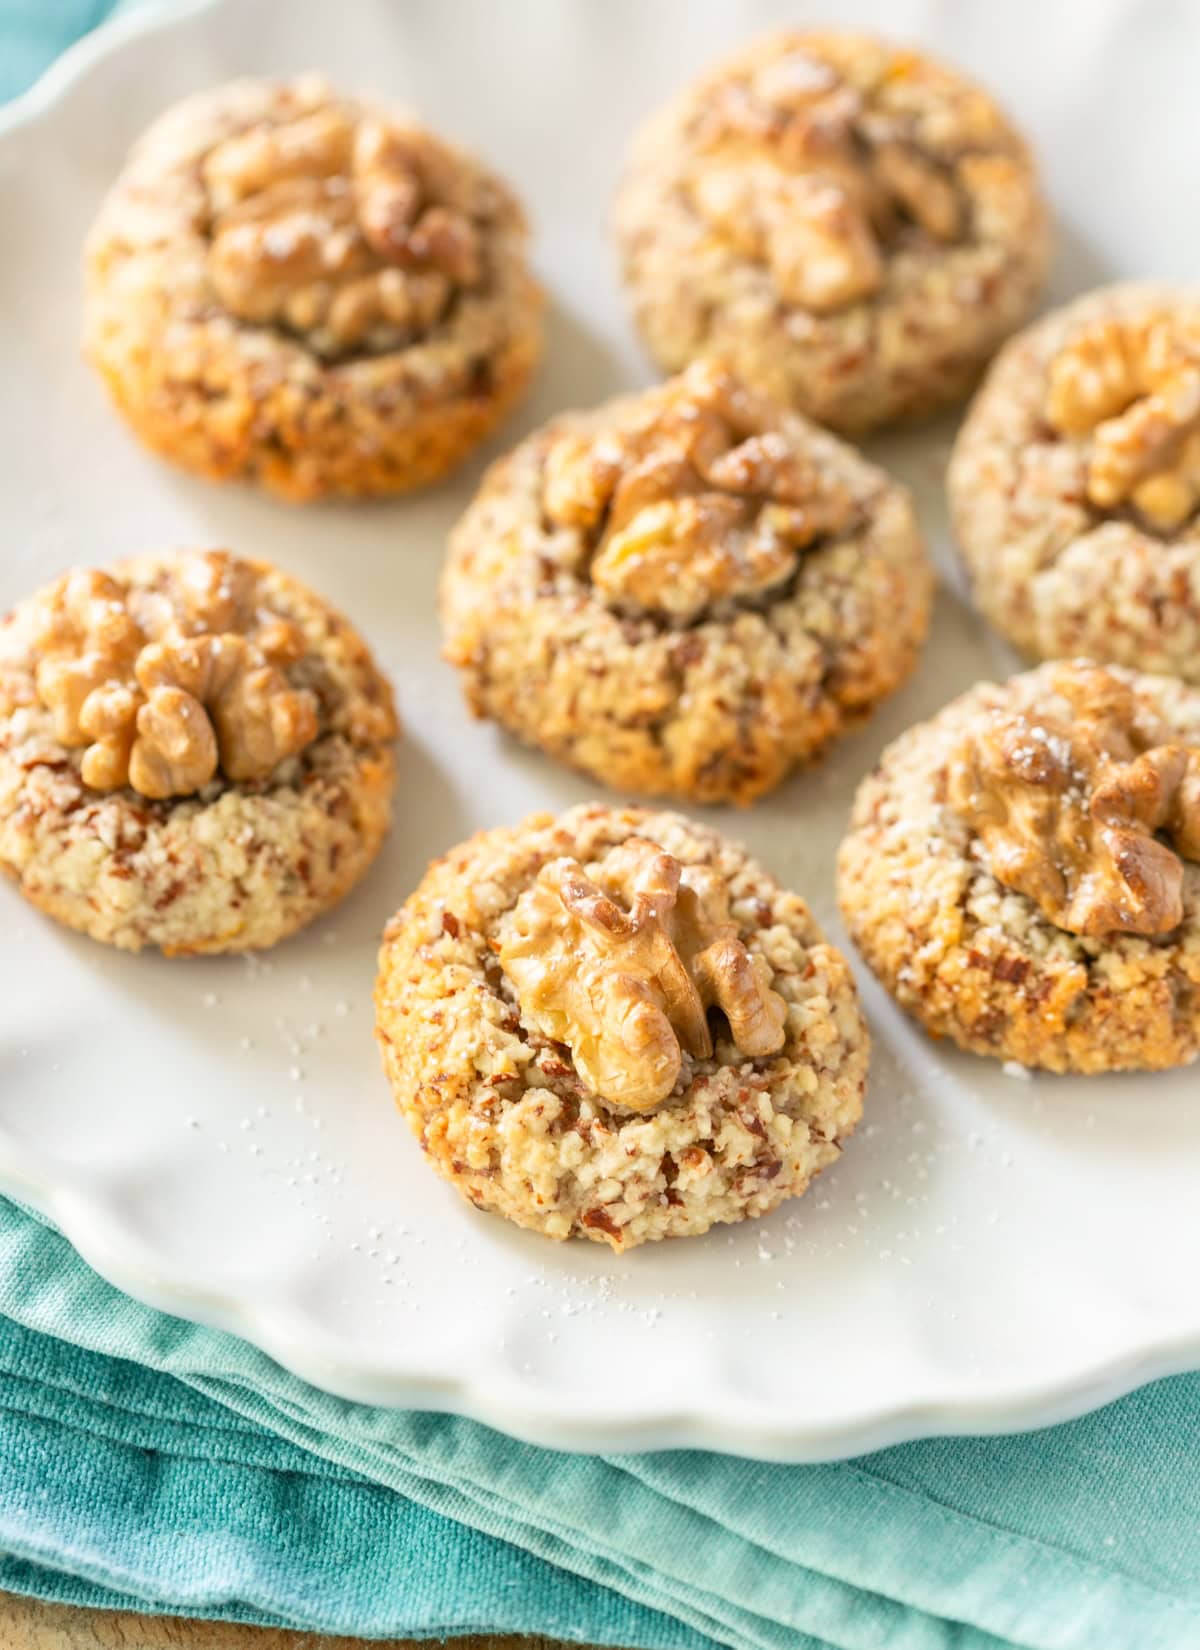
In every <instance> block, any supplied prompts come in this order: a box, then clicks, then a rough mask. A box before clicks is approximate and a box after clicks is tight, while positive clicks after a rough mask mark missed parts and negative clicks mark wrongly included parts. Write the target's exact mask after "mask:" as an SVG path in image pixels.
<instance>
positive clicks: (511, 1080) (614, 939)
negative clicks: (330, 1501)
mask: <svg viewBox="0 0 1200 1650" xmlns="http://www.w3.org/2000/svg"><path fill="white" fill-rule="evenodd" d="M375 1004H376V1031H377V1036H378V1038H379V1042H380V1048H381V1052H382V1055H383V1063H384V1069H385V1071H386V1073H387V1076H388V1079H389V1081H390V1083H391V1086H392V1090H393V1093H394V1095H395V1098H396V1101H397V1104H398V1105H399V1107H400V1109H401V1111H402V1112H403V1113H404V1115H405V1117H406V1118H407V1119H408V1121H409V1123H410V1125H411V1127H412V1129H413V1132H414V1133H415V1134H416V1136H417V1138H418V1139H419V1140H420V1142H421V1145H422V1148H423V1149H424V1151H425V1153H426V1154H427V1156H428V1158H429V1160H430V1163H431V1164H432V1166H433V1167H434V1168H435V1169H436V1170H437V1172H438V1173H439V1174H440V1175H442V1176H443V1177H444V1178H445V1179H447V1180H449V1181H450V1182H451V1183H452V1184H453V1185H454V1186H455V1187H456V1188H457V1190H458V1191H459V1192H460V1193H461V1194H462V1195H463V1196H464V1197H465V1198H467V1199H468V1201H470V1202H471V1203H473V1204H474V1205H475V1206H476V1207H477V1208H480V1209H484V1210H487V1211H489V1212H491V1213H495V1214H500V1215H503V1216H504V1217H505V1218H506V1219H508V1220H511V1221H514V1222H515V1223H516V1224H517V1225H518V1226H525V1227H529V1228H531V1229H532V1230H534V1231H539V1232H542V1233H544V1234H545V1235H546V1236H548V1237H554V1238H567V1237H586V1238H591V1239H593V1240H595V1241H598V1242H601V1243H608V1244H610V1245H611V1246H612V1247H613V1248H614V1249H617V1250H622V1249H627V1248H632V1247H633V1246H634V1245H635V1244H638V1243H644V1242H647V1241H650V1240H652V1239H656V1238H664V1237H679V1236H686V1235H688V1234H693V1233H699V1232H704V1231H707V1229H708V1228H709V1227H710V1226H712V1225H714V1224H716V1223H720V1222H728V1221H738V1220H743V1219H746V1218H748V1217H752V1216H756V1215H761V1214H766V1213H767V1212H768V1211H769V1210H771V1209H773V1208H775V1207H776V1206H777V1205H778V1204H780V1203H782V1202H783V1201H784V1199H786V1198H788V1197H793V1196H796V1195H798V1194H799V1193H801V1192H803V1191H804V1190H805V1188H806V1187H807V1185H808V1183H809V1181H810V1180H811V1179H812V1177H813V1175H815V1174H816V1173H818V1172H819V1171H820V1170H821V1169H823V1168H825V1167H827V1166H828V1165H829V1164H831V1163H833V1162H834V1161H836V1159H837V1157H838V1156H839V1154H840V1152H841V1148H842V1144H843V1142H844V1140H845V1139H846V1137H847V1136H848V1135H849V1134H850V1133H851V1132H852V1131H853V1129H854V1127H855V1125H856V1124H857V1122H858V1119H859V1117H860V1115H861V1111H862V1098H863V1092H864V1088H865V1084H866V1071H867V1057H868V1038H867V1030H866V1025H865V1023H864V1021H863V1017H862V1013H861V1010H860V1008H859V1004H858V998H857V994H856V991H855V988H854V983H853V979H852V977H851V974H850V971H849V969H848V967H847V965H846V963H845V960H844V959H843V958H842V957H841V956H840V955H839V953H838V952H837V951H835V950H834V949H833V947H832V946H830V945H829V944H828V943H827V942H826V941H825V940H824V938H823V937H822V935H821V933H820V931H819V930H818V929H817V927H816V924H815V923H814V922H813V920H812V917H811V916H810V914H809V912H808V909H807V907H806V906H805V904H804V902H803V901H802V900H800V899H799V898H797V896H796V895H794V894H790V893H788V892H786V891H785V890H784V889H782V888H780V887H779V885H778V883H776V882H775V881H774V879H773V878H772V877H770V876H769V875H768V874H767V873H766V872H765V871H763V870H762V868H761V867H760V866H758V865H756V864H755V862H754V861H753V860H751V859H749V858H748V857H747V855H746V854H745V852H744V851H743V850H742V849H740V848H738V847H736V846H735V845H734V844H733V843H730V842H728V841H727V840H726V839H725V838H724V837H722V836H720V835H718V834H717V832H715V831H712V830H710V829H707V828H705V827H703V826H699V825H695V824H693V823H692V822H691V821H689V820H685V819H683V818H681V817H680V816H679V815H677V814H669V813H650V812H647V811H645V810H643V809H637V808H620V809H617V808H605V807H602V806H600V805H599V804H597V803H592V804H588V805H585V806H582V807H578V808H573V809H572V810H570V812H568V813H566V814H563V815H562V816H561V817H560V818H558V819H555V818H554V817H552V816H551V815H549V814H536V815H534V816H533V817H532V818H529V819H526V820H525V821H524V822H523V823H522V824H520V825H518V826H515V827H512V828H509V829H501V830H493V831H485V832H481V833H480V834H479V835H478V836H476V837H473V838H472V839H471V840H470V841H469V842H466V843H464V844H462V846H460V847H458V848H456V849H454V850H453V851H452V852H451V853H449V854H447V855H446V856H445V857H444V858H443V859H440V860H438V861H436V862H435V863H434V864H433V865H432V866H430V868H429V871H428V873H427V874H426V876H425V879H424V881H423V882H422V883H421V885H420V887H419V888H418V889H417V890H416V892H415V893H414V894H413V895H412V897H411V898H410V899H409V900H408V902H407V903H406V904H405V905H404V906H403V907H402V909H401V910H400V911H399V912H397V914H396V916H395V917H394V918H393V919H392V921H391V922H390V923H389V924H388V928H387V931H386V933H385V935H384V941H383V947H382V950H381V952H380V959H379V978H378V982H377V985H376V992H375Z"/></svg>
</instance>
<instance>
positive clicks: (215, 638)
mask: <svg viewBox="0 0 1200 1650" xmlns="http://www.w3.org/2000/svg"><path fill="white" fill-rule="evenodd" d="M396 732H397V727H396V717H395V712H394V710H393V708H392V696H391V689H390V688H389V686H388V684H387V682H386V681H385V680H384V678H383V677H382V676H381V675H380V674H379V671H378V670H377V669H376V667H375V664H374V662H373V660H372V659H371V656H370V654H369V653H368V651H367V648H366V646H365V644H364V643H363V641H362V640H361V638H360V637H359V636H358V635H357V634H356V633H355V632H354V631H353V630H352V629H351V628H350V626H349V625H348V624H347V623H346V621H345V620H344V619H343V618H342V617H341V616H340V615H339V614H337V613H335V612H334V611H333V610H332V609H331V608H330V607H328V606H327V605H326V603H325V602H324V601H322V600H321V599H320V597H318V596H316V595H314V594H313V593H312V592H311V591H309V590H307V589H305V588H304V586H303V585H300V584H298V583H297V582H296V581H295V580H294V579H291V578H289V577H288V576H287V575H286V574H285V573H282V572H280V570H279V569H278V568H276V567H272V566H271V565H270V564H269V563H267V562H261V561H250V560H244V559H242V558H239V557H236V556H233V555H230V554H229V553H228V552H227V551H222V550H211V551H180V552H178V553H176V554H173V555H160V556H141V557H136V558H133V559H131V560H129V561H125V562H120V563H118V564H117V565H116V566H115V567H113V568H111V569H110V570H108V571H105V572H101V571H99V570H93V569H87V570H79V571H76V572H72V573H66V574H64V575H63V576H62V577H61V578H59V579H57V580H55V581H54V583H53V584H50V585H47V586H45V587H44V588H43V589H41V590H39V591H37V592H35V593H34V594H33V595H32V596H30V597H28V598H27V599H26V600H25V601H23V602H21V603H20V604H19V605H18V606H17V607H16V608H14V609H13V610H12V612H11V613H9V614H7V615H6V616H5V617H4V619H3V620H2V621H0V869H3V870H4V871H6V872H7V873H8V874H9V875H10V876H11V877H13V878H14V880H15V881H16V883H17V885H18V887H19V888H20V890H21V892H22V893H23V894H24V895H25V896H26V898H27V899H29V900H30V901H32V903H33V904H34V905H36V906H38V907H40V908H41V909H42V910H43V911H46V912H47V913H49V915H50V916H53V917H57V918H58V920H59V921H60V922H64V923H66V924H67V925H68V927H71V928H77V929H80V930H81V931H82V932H83V933H85V934H90V935H91V936H92V937H93V938H94V939H98V940H103V941H105V942H107V943H108V944H110V945H117V946H121V947H122V948H124V949H126V950H137V949H139V948H140V947H141V946H144V945H155V946H159V947H161V949H162V950H163V951H165V952H167V953H169V954H171V955H180V954H186V953H192V952H205V951H247V950H252V949H256V948H260V947H263V946H268V945H273V944H274V943H275V942H276V941H277V940H280V939H283V938H285V937H286V936H287V935H288V934H290V933H292V932H294V931H295V930H296V929H297V928H299V927H301V926H302V925H303V924H304V923H306V922H309V921H311V919H312V918H313V917H316V916H319V915H320V914H321V912H322V911H324V910H326V909H327V908H328V907H329V906H331V905H332V904H334V903H335V901H337V900H338V899H340V898H341V896H342V895H343V894H344V893H346V892H347V891H348V889H350V888H351V887H352V886H353V885H354V883H356V882H357V881H358V879H359V878H360V877H361V876H362V875H363V873H364V872H365V871H366V869H367V867H368V866H369V865H370V863H371V861H372V860H373V859H374V857H375V855H376V853H377V851H378V849H379V847H380V844H381V843H382V841H383V838H384V835H385V833H386V831H387V827H388V822H389V817H390V811H391V793H392V787H393V783H394V778H395V764H394V759H393V755H392V748H391V747H392V742H393V741H394V739H395V736H396Z"/></svg>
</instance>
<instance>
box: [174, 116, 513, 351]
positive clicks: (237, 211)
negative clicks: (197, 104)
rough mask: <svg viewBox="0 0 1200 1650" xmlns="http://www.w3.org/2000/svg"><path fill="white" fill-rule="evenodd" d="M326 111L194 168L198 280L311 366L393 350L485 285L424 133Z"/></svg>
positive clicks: (457, 181) (232, 141)
mask: <svg viewBox="0 0 1200 1650" xmlns="http://www.w3.org/2000/svg"><path fill="white" fill-rule="evenodd" d="M308 90H309V92H310V93H311V92H312V88H311V87H309V88H308ZM324 99H325V100H324V101H323V102H321V103H320V104H319V106H317V107H315V108H314V107H311V98H309V99H307V100H306V99H301V107H300V111H299V112H298V113H296V114H295V115H294V116H293V117H292V118H290V119H284V120H282V121H279V122H270V123H264V124H262V125H259V126H254V127H252V128H251V129H250V130H249V131H246V132H241V133H238V134H237V135H236V136H234V137H230V138H227V139H226V140H225V141H224V142H223V143H219V144H218V145H217V146H216V147H215V148H214V149H213V150H211V151H210V153H209V154H208V155H207V156H206V158H205V161H204V165H203V176H204V182H205V185H206V188H207V191H208V198H209V206H210V210H211V246H210V250H209V274H210V276H211V279H212V283H213V287H214V289H215V290H216V293H217V296H218V298H219V299H220V301H221V303H222V304H223V305H224V307H225V308H226V309H227V310H228V311H229V312H230V314H232V315H236V316H237V317H239V318H240V319H241V320H244V321H250V322H254V323H255V324H257V325H280V326H286V327H288V328H290V329H291V330H292V331H293V332H295V333H297V334H299V335H300V336H301V337H303V338H304V340H305V341H306V342H307V343H308V344H309V345H310V346H311V348H312V349H314V350H315V351H316V353H317V354H318V355H321V356H324V357H327V358H328V357H337V356H339V355H344V354H346V353H347V352H349V351H352V350H359V349H367V350H371V351H375V352H382V351H385V350H390V349H396V348H400V347H402V346H403V345H405V344H406V343H409V342H411V341H412V340H413V339H415V338H419V337H421V336H423V335H424V334H426V333H427V332H429V330H430V329H431V328H432V327H434V326H435V325H436V324H437V322H438V321H439V320H441V318H442V316H443V315H444V314H445V313H446V311H447V309H448V308H449V306H450V303H451V300H452V298H453V297H454V295H455V293H457V292H460V291H465V290H469V289H472V288H475V287H477V286H479V285H480V284H481V282H482V281H483V279H484V261H483V250H482V240H481V226H480V223H479V222H478V221H477V219H476V217H475V216H474V214H473V211H472V207H473V204H474V203H473V202H472V200H471V199H470V198H469V197H470V184H469V182H468V181H466V180H465V179H464V178H463V177H462V176H461V168H460V166H459V163H458V162H457V160H456V157H454V156H453V155H452V154H451V153H450V151H449V150H448V149H447V148H446V147H445V146H444V145H443V144H442V143H441V142H440V141H439V140H438V139H437V138H436V137H434V136H433V134H432V133H430V132H427V131H425V130H424V129H423V128H420V127H417V126H405V125H400V124H397V123H394V122H390V121H388V122H385V121H383V120H379V119H374V118H370V117H360V116H358V115H356V114H355V112H354V111H353V110H352V109H350V108H349V107H348V106H345V105H340V104H338V103H336V102H333V101H332V100H331V99H330V97H329V94H328V93H324Z"/></svg>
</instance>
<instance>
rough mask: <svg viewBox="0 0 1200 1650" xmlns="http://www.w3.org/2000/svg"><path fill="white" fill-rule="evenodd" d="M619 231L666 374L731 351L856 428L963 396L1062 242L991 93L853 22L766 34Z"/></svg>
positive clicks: (679, 101) (689, 97)
mask: <svg viewBox="0 0 1200 1650" xmlns="http://www.w3.org/2000/svg"><path fill="white" fill-rule="evenodd" d="M614 222H615V228H616V234H617V240H618V243H619V247H620V253H621V260H622V265H623V270H624V275H625V281H626V285H627V287H628V290H629V295H630V301H631V303H632V307H633V311H634V315H635V318H636V320H637V323H638V325H639V327H640V330H641V332H642V334H643V336H644V338H645V340H646V343H647V345H648V347H649V349H650V353H651V354H652V355H653V356H654V359H655V360H656V361H657V362H658V364H659V365H660V366H661V367H662V368H663V369H664V370H665V371H669V372H676V371H678V370H679V369H680V368H681V367H684V366H686V365H687V364H688V362H690V361H693V360H696V359H697V358H699V357H701V356H705V355H712V354H717V355H720V356H721V357H722V358H723V359H725V360H728V361H729V362H730V364H731V365H732V366H734V367H735V368H736V369H737V371H738V372H740V373H741V374H742V376H743V377H745V378H746V379H747V380H749V381H750V382H751V383H755V384H758V385H759V386H760V387H761V388H763V389H765V390H767V391H769V392H770V393H771V394H772V395H774V396H776V397H777V398H778V399H779V400H781V401H783V402H784V403H785V404H788V405H791V406H794V407H795V408H796V409H797V410H798V411H799V412H803V413H807V414H808V415H809V416H810V417H812V418H815V419H817V420H819V422H821V423H822V424H826V425H828V426H829V427H830V428H831V429H836V430H840V431H842V432H843V433H845V434H848V435H861V434H862V433H863V432H865V431H866V430H869V429H873V428H875V427H877V426H879V425H883V424H889V423H893V422H895V421H896V420H898V419H906V418H912V417H916V416H921V415H924V414H926V413H929V412H931V411H933V410H934V409H935V408H938V407H941V406H943V405H945V404H947V403H949V402H952V401H955V400H958V399H960V398H961V397H962V396H964V395H965V394H966V393H967V391H968V390H969V389H970V388H971V386H972V384H973V383H974V381H975V379H976V378H977V377H978V375H979V372H980V370H981V369H982V368H983V366H984V365H985V364H986V362H987V360H988V359H989V357H990V356H991V355H992V354H993V352H994V351H995V350H996V348H997V347H998V345H999V344H1000V343H1001V342H1002V341H1003V340H1004V339H1005V338H1006V337H1007V336H1008V334H1009V333H1011V332H1012V331H1014V329H1015V328H1016V327H1018V326H1020V325H1021V323H1022V322H1023V321H1024V320H1025V318H1026V316H1027V315H1028V314H1029V312H1030V310H1031V309H1032V307H1033V303H1034V300H1035V298H1036V297H1037V294H1038V292H1039V290H1040V288H1041V285H1042V282H1043V279H1044V277H1045V274H1046V267H1047V263H1048V259H1049V246H1050V236H1049V230H1048V222H1047V213H1046V208H1045V205H1044V203H1043V200H1042V196H1041V191H1040V188H1039V186H1038V182H1037V178H1036V176H1035V173H1034V169H1033V163H1032V161H1031V159H1030V156H1029V153H1028V150H1027V149H1026V147H1025V145H1024V143H1023V142H1022V140H1021V138H1020V137H1019V136H1018V134H1017V133H1016V132H1015V131H1014V130H1013V128H1012V127H1011V126H1010V124H1009V123H1008V121H1007V120H1006V118H1005V117H1004V115H1003V114H1002V113H1001V111H1000V110H999V109H998V108H997V106H996V104H995V103H993V102H992V100H991V98H990V97H988V96H987V94H986V93H985V92H983V91H982V90H981V89H980V88H979V87H977V86H975V85H973V84H972V83H971V82H970V81H968V80H967V79H966V78H965V77H964V76H962V75H960V74H959V73H957V72H956V71H955V70H954V69H952V68H950V67H947V66H944V65H942V64H940V63H937V62H935V61H934V60H933V59H931V58H928V57H926V56H924V55H923V54H921V53H920V52H916V51H912V50H909V49H907V48H905V47H901V46H896V45H890V44H888V43H887V42H886V41H883V40H878V39H875V38H872V37H871V36H868V35H861V34H853V33H840V32H834V31H832V30H827V31H822V32H813V33H807V32H805V33H793V32H782V33H778V34H772V35H768V36H767V37H765V38H763V39H759V40H755V41H752V42H750V43H749V44H748V45H746V46H744V47H743V48H742V49H741V50H739V51H737V52H735V53H733V54H732V55H731V56H730V57H728V58H727V59H725V60H724V61H722V62H720V63H717V64H715V65H714V66H713V67H712V68H711V69H710V70H709V71H708V72H707V73H705V74H703V75H702V76H701V77H700V78H699V79H698V80H697V81H695V82H694V83H693V84H692V85H691V86H689V87H688V88H687V89H686V90H684V91H683V92H682V93H681V94H680V95H679V96H678V97H676V98H675V99H674V100H673V101H672V102H670V103H669V104H668V105H667V106H666V107H665V108H664V109H662V110H661V111H659V112H658V113H657V114H656V115H654V116H653V117H652V118H651V119H650V120H649V121H648V122H647V124H646V125H645V127H644V128H643V129H642V130H641V132H639V134H638V136H637V138H636V139H635V142H634V144H633V147H632V150H631V152H630V156H629V160H628V164H627V167H626V171H625V175H624V178H623V180H622V183H621V186H620V189H619V191H618V194H617V199H616V206H615V211H614Z"/></svg>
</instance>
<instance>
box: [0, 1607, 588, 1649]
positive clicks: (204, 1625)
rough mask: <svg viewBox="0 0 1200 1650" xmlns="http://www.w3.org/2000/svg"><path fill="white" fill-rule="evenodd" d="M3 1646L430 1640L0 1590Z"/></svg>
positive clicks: (296, 1645) (523, 1645) (499, 1644)
mask: <svg viewBox="0 0 1200 1650" xmlns="http://www.w3.org/2000/svg"><path fill="white" fill-rule="evenodd" d="M450 1642H451V1643H452V1644H453V1646H454V1650H566V1647H565V1646H560V1645H559V1643H558V1641H557V1640H555V1639H541V1638H536V1639H520V1638H470V1639H453V1640H451V1641H450ZM0 1650H428V1644H427V1643H424V1644H421V1645H419V1646H418V1644H417V1642H416V1641H414V1640H410V1639H388V1640H387V1641H386V1643H385V1642H384V1641H382V1640H380V1639H371V1640H367V1639H343V1638H337V1639H330V1638H322V1637H320V1636H319V1635H317V1634H315V1633H291V1632H284V1631H282V1630H281V1629H279V1628H275V1627H236V1626H232V1625H230V1623H228V1622H219V1621H183V1620H180V1619H178V1618H177V1617H174V1616H130V1615H124V1614H120V1613H114V1612H112V1611H109V1610H76V1609H73V1608H70V1607H67V1606H64V1605H59V1604H41V1603H38V1602H36V1601H35V1600H33V1599H26V1598H17V1597H16V1596H15V1595H14V1594H12V1593H0ZM572 1650H578V1647H577V1646H573V1647H572Z"/></svg>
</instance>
